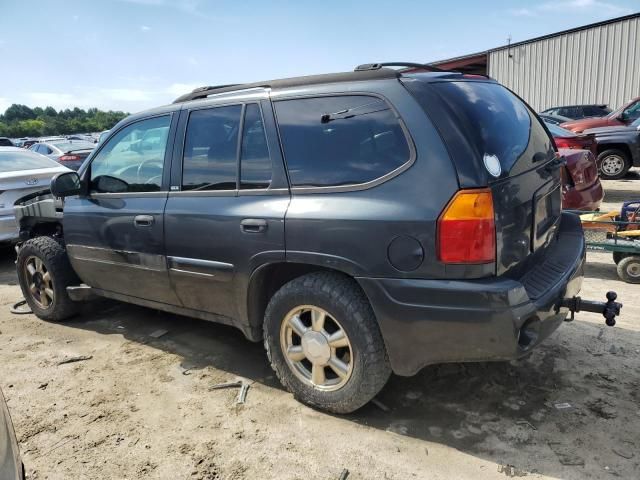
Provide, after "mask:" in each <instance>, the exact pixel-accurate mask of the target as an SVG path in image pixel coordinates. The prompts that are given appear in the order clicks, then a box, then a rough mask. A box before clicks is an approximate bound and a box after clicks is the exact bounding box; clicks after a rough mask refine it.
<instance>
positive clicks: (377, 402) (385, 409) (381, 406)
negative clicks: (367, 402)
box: [371, 398, 391, 412]
mask: <svg viewBox="0 0 640 480" xmlns="http://www.w3.org/2000/svg"><path fill="white" fill-rule="evenodd" d="M371 403H373V404H374V405H375V406H376V407H378V408H379V409H380V410H382V411H383V412H390V411H391V409H390V408H389V407H387V406H386V405H385V404H384V403H382V402H381V401H380V400H378V399H377V398H374V399H372V400H371Z"/></svg>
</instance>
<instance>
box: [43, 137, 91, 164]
mask: <svg viewBox="0 0 640 480" xmlns="http://www.w3.org/2000/svg"><path fill="white" fill-rule="evenodd" d="M95 147H96V144H95V143H90V142H85V141H84V140H67V139H62V140H53V141H50V142H39V143H36V144H34V145H31V147H30V150H33V151H34V152H37V153H39V154H41V155H46V156H47V157H49V158H51V159H53V160H55V161H56V162H58V163H61V164H62V165H64V166H65V167H68V168H70V169H71V170H77V169H78V168H80V165H82V162H84V159H85V158H87V157H88V156H89V154H90V153H91V152H92V151H93V149H94V148H95Z"/></svg>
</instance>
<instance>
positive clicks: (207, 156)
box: [182, 105, 242, 190]
mask: <svg viewBox="0 0 640 480" xmlns="http://www.w3.org/2000/svg"><path fill="white" fill-rule="evenodd" d="M241 112H242V106H241V105H232V106H228V107H217V108H209V109H206V110H196V111H194V112H191V115H190V116H189V123H188V124H187V132H186V136H185V142H184V154H183V160H182V190H234V189H235V188H236V178H237V170H238V166H237V165H238V163H237V158H238V155H237V154H238V132H239V127H240V114H241Z"/></svg>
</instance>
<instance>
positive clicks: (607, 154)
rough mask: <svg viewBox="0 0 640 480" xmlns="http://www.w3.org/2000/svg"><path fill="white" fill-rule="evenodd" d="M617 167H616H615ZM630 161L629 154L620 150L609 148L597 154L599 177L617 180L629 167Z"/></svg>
mask: <svg viewBox="0 0 640 480" xmlns="http://www.w3.org/2000/svg"><path fill="white" fill-rule="evenodd" d="M617 166H618V167H619V168H616V167H617ZM630 168H631V162H630V161H629V156H628V155H627V154H626V153H625V152H623V151H622V150H618V149H615V148H611V149H609V150H605V151H604V152H601V153H600V154H599V155H598V169H599V171H600V177H601V178H603V179H605V180H618V179H620V178H623V177H624V176H625V175H626V174H627V172H628V171H629V169H630Z"/></svg>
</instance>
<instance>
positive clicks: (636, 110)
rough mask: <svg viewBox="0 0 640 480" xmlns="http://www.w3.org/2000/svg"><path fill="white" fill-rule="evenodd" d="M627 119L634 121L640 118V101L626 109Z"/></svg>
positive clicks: (625, 115)
mask: <svg viewBox="0 0 640 480" xmlns="http://www.w3.org/2000/svg"><path fill="white" fill-rule="evenodd" d="M624 117H625V120H627V121H629V122H633V121H634V120H636V119H637V118H640V102H636V103H634V104H633V105H631V106H629V107H628V108H627V109H626V110H625V111H624Z"/></svg>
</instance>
